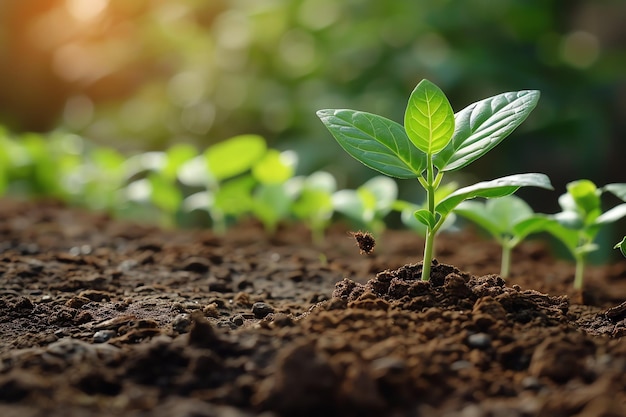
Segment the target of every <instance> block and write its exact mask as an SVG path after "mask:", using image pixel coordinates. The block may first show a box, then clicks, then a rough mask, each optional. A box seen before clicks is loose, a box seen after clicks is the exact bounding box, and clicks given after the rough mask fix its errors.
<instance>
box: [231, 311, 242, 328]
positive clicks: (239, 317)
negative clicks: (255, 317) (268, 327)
mask: <svg viewBox="0 0 626 417" xmlns="http://www.w3.org/2000/svg"><path fill="white" fill-rule="evenodd" d="M231 320H232V322H233V323H235V324H236V325H237V326H243V323H244V321H245V320H244V318H243V316H242V315H241V314H237V315H236V316H233V318H232V319H231Z"/></svg>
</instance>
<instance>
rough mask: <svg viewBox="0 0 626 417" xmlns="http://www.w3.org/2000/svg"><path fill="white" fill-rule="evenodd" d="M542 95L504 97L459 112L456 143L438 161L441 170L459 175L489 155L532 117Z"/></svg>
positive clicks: (521, 93)
mask: <svg viewBox="0 0 626 417" xmlns="http://www.w3.org/2000/svg"><path fill="white" fill-rule="evenodd" d="M539 95H540V93H539V91H536V90H528V91H518V92H510V93H503V94H499V95H496V96H493V97H490V98H487V99H484V100H481V101H478V102H476V103H473V104H470V105H469V106H468V107H466V108H464V109H463V110H461V111H460V112H458V113H457V114H456V115H455V116H454V118H455V130H454V134H453V136H452V140H451V141H450V142H449V143H448V146H446V148H445V149H443V150H442V151H441V152H440V153H439V154H437V155H436V156H435V158H434V164H435V166H436V167H437V169H439V170H440V171H455V170H458V169H461V168H463V167H465V166H467V165H469V164H470V163H472V162H474V161H475V160H477V159H479V158H480V157H481V156H483V155H484V154H486V153H487V152H489V151H490V150H491V149H493V148H494V147H495V146H496V145H498V144H499V143H500V142H502V140H503V139H504V138H506V137H507V136H508V135H510V134H511V132H513V130H515V129H516V128H517V127H518V126H519V125H520V124H521V123H522V122H523V121H524V120H525V119H526V118H527V117H528V115H529V114H530V112H531V111H532V110H533V109H534V108H535V106H536V105H537V102H538V101H539Z"/></svg>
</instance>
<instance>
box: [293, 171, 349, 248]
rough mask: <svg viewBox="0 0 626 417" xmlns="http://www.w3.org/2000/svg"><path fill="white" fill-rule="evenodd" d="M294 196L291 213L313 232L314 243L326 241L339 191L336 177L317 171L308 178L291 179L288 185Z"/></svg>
mask: <svg viewBox="0 0 626 417" xmlns="http://www.w3.org/2000/svg"><path fill="white" fill-rule="evenodd" d="M287 189H288V190H289V194H290V195H292V196H293V204H292V205H291V213H292V214H293V215H294V217H295V218H296V219H298V220H301V221H303V222H304V223H305V224H306V225H307V226H308V227H309V229H310V230H311V237H312V239H313V242H315V243H317V244H320V243H321V242H323V241H324V231H325V230H326V228H327V227H328V225H329V223H330V220H331V219H332V216H333V212H334V207H333V201H332V195H333V193H334V192H335V190H336V189H337V183H336V181H335V177H333V176H332V175H331V174H329V173H328V172H325V171H317V172H314V173H312V174H311V175H309V176H307V177H294V178H291V179H290V180H289V182H288V184H287Z"/></svg>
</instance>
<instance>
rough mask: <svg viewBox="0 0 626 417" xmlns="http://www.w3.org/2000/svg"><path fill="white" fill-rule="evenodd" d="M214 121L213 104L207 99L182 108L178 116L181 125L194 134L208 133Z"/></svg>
mask: <svg viewBox="0 0 626 417" xmlns="http://www.w3.org/2000/svg"><path fill="white" fill-rule="evenodd" d="M214 121H215V106H214V105H213V103H211V102H208V101H207V102H203V103H199V104H197V105H194V106H189V107H186V108H184V109H183V111H182V114H181V116H180V123H181V124H182V125H183V127H184V128H185V129H187V130H188V131H189V132H191V133H194V134H196V135H204V134H206V133H208V132H209V130H210V129H211V127H212V126H213V122H214Z"/></svg>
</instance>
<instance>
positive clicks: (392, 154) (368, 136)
mask: <svg viewBox="0 0 626 417" xmlns="http://www.w3.org/2000/svg"><path fill="white" fill-rule="evenodd" d="M317 116H318V117H319V118H320V119H321V120H322V122H323V123H324V125H326V127H327V128H328V130H329V131H330V133H331V134H332V135H333V136H334V137H335V139H336V140H337V142H339V145H341V147H342V148H343V149H344V150H345V151H346V152H348V154H350V155H351V156H352V157H354V158H355V159H357V160H358V161H360V162H361V163H363V164H365V165H366V166H368V167H370V168H372V169H374V170H376V171H378V172H381V173H383V174H385V175H389V176H390V177H396V178H417V176H418V175H419V174H420V173H421V172H422V171H423V170H424V169H425V167H426V155H424V154H423V153H422V152H420V151H419V150H418V149H416V148H415V147H414V146H413V144H412V143H411V141H410V140H409V138H408V137H407V135H406V133H405V131H404V127H402V125H400V124H398V123H396V122H394V121H392V120H389V119H386V118H384V117H381V116H378V115H375V114H371V113H364V112H360V111H355V110H333V109H326V110H320V111H318V112H317Z"/></svg>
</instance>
